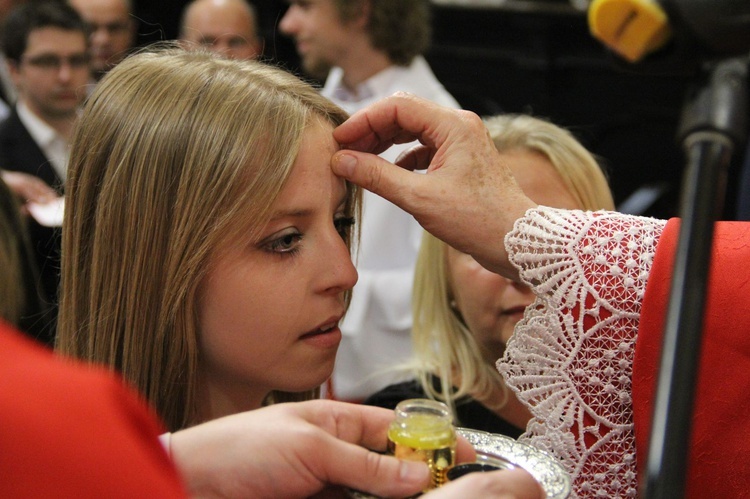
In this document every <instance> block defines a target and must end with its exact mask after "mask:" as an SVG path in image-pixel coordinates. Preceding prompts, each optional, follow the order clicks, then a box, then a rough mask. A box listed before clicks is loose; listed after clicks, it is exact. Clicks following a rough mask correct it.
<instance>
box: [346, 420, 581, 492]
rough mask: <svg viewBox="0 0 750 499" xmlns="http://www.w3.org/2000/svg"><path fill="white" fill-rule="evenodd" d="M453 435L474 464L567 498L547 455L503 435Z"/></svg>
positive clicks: (567, 486)
mask: <svg viewBox="0 0 750 499" xmlns="http://www.w3.org/2000/svg"><path fill="white" fill-rule="evenodd" d="M456 431H457V432H458V433H460V434H461V435H462V436H463V437H464V438H466V439H467V440H468V441H469V443H471V445H472V446H473V447H474V450H476V452H477V462H480V463H486V464H490V465H493V466H495V467H497V468H500V469H513V468H523V469H525V470H526V471H528V472H529V473H530V474H531V476H533V477H534V478H535V479H536V480H537V481H538V482H539V483H540V484H541V485H542V488H543V489H544V492H545V493H546V497H547V499H566V498H567V497H568V496H569V495H570V491H571V482H570V475H568V473H567V472H566V471H565V469H563V467H562V465H561V464H560V463H558V462H557V460H556V459H555V458H554V457H552V456H551V455H549V454H547V453H546V452H544V451H541V450H539V449H537V448H536V447H532V446H531V445H528V444H524V443H521V442H518V441H516V440H514V439H512V438H510V437H506V436H505V435H497V434H495V433H487V432H485V431H478V430H471V429H468V428H457V429H456ZM347 493H348V494H349V497H351V498H353V499H377V498H376V497H375V496H372V495H370V494H366V493H364V492H360V491H356V490H351V489H347Z"/></svg>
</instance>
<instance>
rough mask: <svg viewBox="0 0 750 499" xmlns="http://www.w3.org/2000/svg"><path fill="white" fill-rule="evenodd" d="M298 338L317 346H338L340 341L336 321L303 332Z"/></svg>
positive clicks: (339, 330) (339, 331)
mask: <svg viewBox="0 0 750 499" xmlns="http://www.w3.org/2000/svg"><path fill="white" fill-rule="evenodd" d="M300 339H301V340H302V341H304V342H305V343H308V344H311V345H314V346H316V347H319V348H331V347H338V345H339V343H341V329H339V327H338V322H335V323H333V324H329V325H327V326H323V327H321V328H318V329H316V330H315V331H310V332H309V333H306V334H303V335H302V336H301V337H300Z"/></svg>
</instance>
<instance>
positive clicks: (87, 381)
mask: <svg viewBox="0 0 750 499" xmlns="http://www.w3.org/2000/svg"><path fill="white" fill-rule="evenodd" d="M160 430H161V428H160V425H159V423H158V422H157V420H156V418H155V417H154V416H153V415H152V414H151V413H150V412H149V410H148V408H147V407H146V406H145V405H144V404H143V402H141V401H140V400H139V399H138V397H137V396H135V395H134V394H133V393H132V392H130V391H129V390H128V389H126V388H125V387H124V386H123V384H122V383H121V382H120V381H119V379H118V378H116V376H114V375H113V374H110V373H107V372H105V371H102V370H100V369H97V368H88V367H84V366H82V365H80V364H77V365H76V364H73V363H72V362H67V361H64V360H62V359H58V358H57V357H55V355H54V354H53V353H51V352H49V351H46V350H43V349H42V348H40V347H38V346H36V345H35V344H32V342H31V341H30V340H28V339H26V338H23V337H22V336H21V335H20V334H18V333H17V332H15V331H14V330H12V329H11V328H10V327H9V326H8V325H6V324H3V323H0V476H2V479H0V497H56V498H57V497H76V498H81V497H107V498H113V497H123V498H135V497H159V498H171V497H185V496H186V493H185V491H184V489H183V486H182V483H181V481H180V478H179V476H178V474H177V471H176V469H175V468H174V467H173V466H172V463H171V462H170V460H169V458H168V457H167V455H166V453H165V452H164V449H163V448H162V446H161V444H160V443H159V440H158V435H159V432H160Z"/></svg>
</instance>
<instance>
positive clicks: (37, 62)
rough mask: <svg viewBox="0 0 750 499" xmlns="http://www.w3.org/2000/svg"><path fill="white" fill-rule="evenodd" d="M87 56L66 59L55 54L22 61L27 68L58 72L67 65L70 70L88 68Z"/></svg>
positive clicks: (72, 56) (75, 55) (74, 55)
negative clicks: (32, 67)
mask: <svg viewBox="0 0 750 499" xmlns="http://www.w3.org/2000/svg"><path fill="white" fill-rule="evenodd" d="M89 59H90V57H89V55H88V54H85V53H84V54H73V55H71V56H68V57H61V56H59V55H55V54H41V55H37V56H33V57H23V58H22V61H23V62H25V63H26V64H28V65H29V66H34V67H37V68H39V69H43V70H47V71H51V70H54V71H60V68H61V67H62V66H63V64H68V65H69V66H70V67H71V69H83V68H88V66H89Z"/></svg>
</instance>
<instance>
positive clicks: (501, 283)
mask: <svg viewBox="0 0 750 499" xmlns="http://www.w3.org/2000/svg"><path fill="white" fill-rule="evenodd" d="M501 156H503V157H505V158H507V163H506V164H508V166H509V167H510V169H511V171H512V172H513V175H514V176H515V178H516V180H517V181H518V184H519V185H520V186H521V188H522V189H523V191H524V192H525V193H526V195H527V196H529V198H531V199H532V200H533V201H534V202H535V203H538V204H541V205H544V206H551V207H554V208H568V209H576V208H580V206H579V205H578V203H577V202H576V200H575V198H574V197H573V195H571V194H570V192H569V191H568V190H567V188H566V186H565V184H564V182H563V180H562V178H561V177H560V175H559V174H558V173H557V171H556V170H555V168H554V166H552V164H551V163H550V162H549V160H548V159H547V158H546V156H544V155H542V154H540V153H537V152H533V151H528V150H522V149H517V150H512V151H506V152H502V153H501ZM447 249H448V251H447V255H446V258H447V266H448V274H449V283H450V288H451V291H452V298H453V301H454V302H455V305H453V303H452V306H454V310H455V311H456V312H458V313H459V314H460V315H461V317H462V318H463V321H464V323H465V324H466V326H467V327H468V328H469V330H470V331H471V332H472V333H473V334H474V337H475V338H476V340H477V344H478V345H480V347H481V349H482V354H483V355H484V356H485V358H486V359H487V361H488V362H491V363H494V362H495V361H496V360H497V359H498V358H500V357H501V356H502V354H503V352H504V351H505V344H506V343H507V341H508V340H509V339H510V337H511V335H512V334H513V329H514V328H515V326H516V323H517V322H518V321H519V320H521V318H522V317H523V314H524V310H525V309H526V307H528V306H529V305H531V303H532V302H533V301H534V294H533V293H532V292H531V290H530V289H529V288H528V287H527V286H526V285H524V284H520V283H517V282H514V281H511V280H510V279H506V278H505V277H502V276H500V275H498V274H495V273H493V272H490V271H489V270H487V269H485V268H484V267H482V266H481V265H479V264H478V263H477V262H476V261H475V260H474V259H473V258H472V257H471V256H469V255H467V254H466V253H461V252H460V251H457V250H455V249H453V248H451V247H448V248H447Z"/></svg>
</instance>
